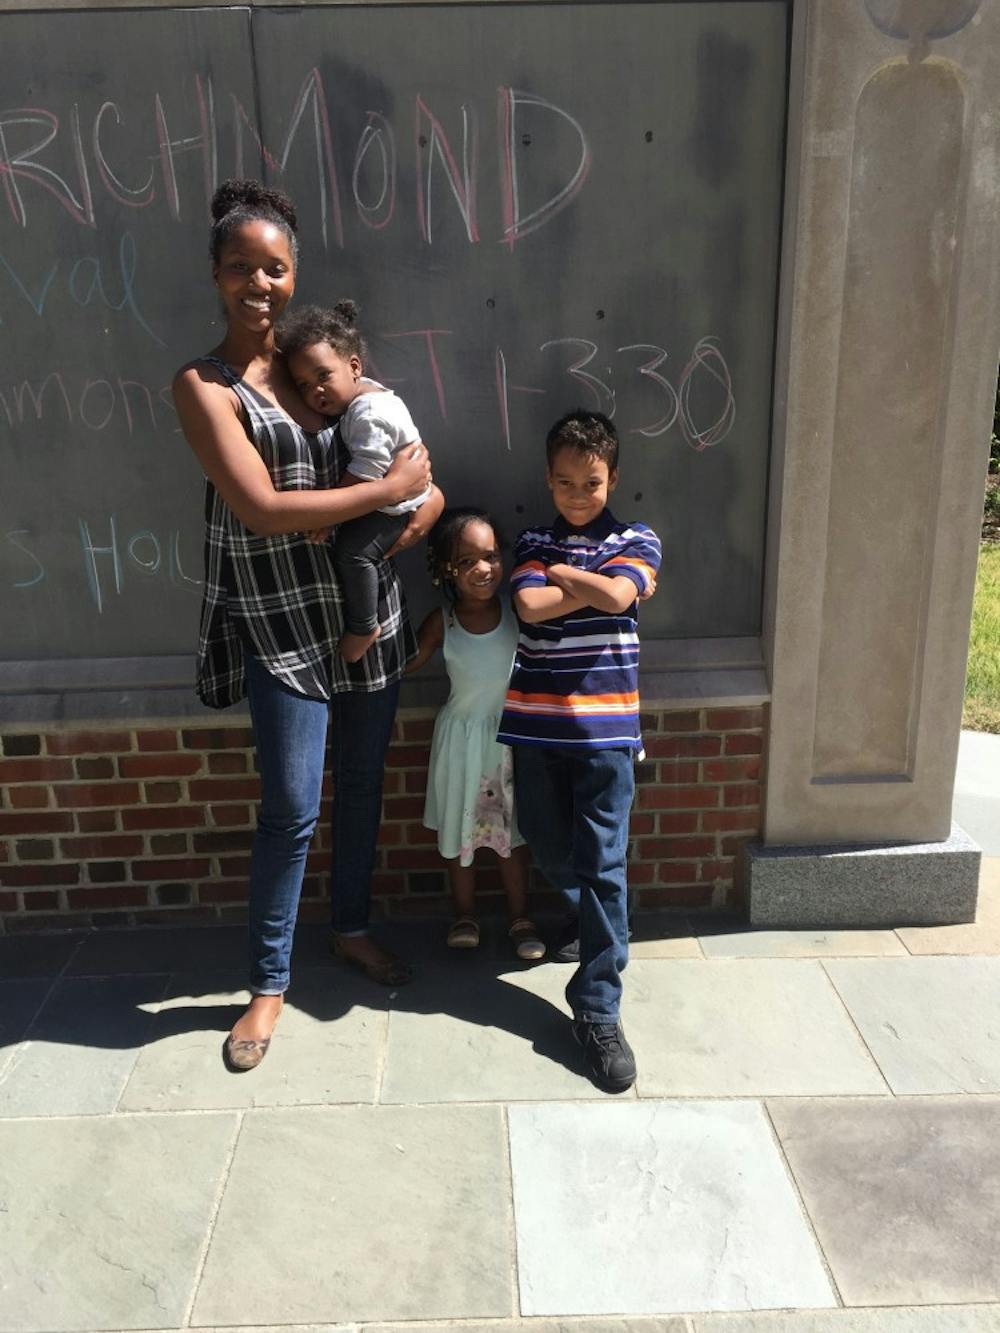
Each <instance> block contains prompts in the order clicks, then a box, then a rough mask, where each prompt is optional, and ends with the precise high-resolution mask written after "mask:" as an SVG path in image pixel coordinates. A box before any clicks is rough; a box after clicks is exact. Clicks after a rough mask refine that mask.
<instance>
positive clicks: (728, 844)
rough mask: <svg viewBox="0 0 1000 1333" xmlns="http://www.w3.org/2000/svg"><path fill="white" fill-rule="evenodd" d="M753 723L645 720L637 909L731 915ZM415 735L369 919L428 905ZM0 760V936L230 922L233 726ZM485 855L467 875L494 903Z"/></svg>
mask: <svg viewBox="0 0 1000 1333" xmlns="http://www.w3.org/2000/svg"><path fill="white" fill-rule="evenodd" d="M765 723H766V717H765V710H763V709H761V708H707V709H701V710H698V711H688V712H649V713H646V714H644V717H643V735H644V736H645V739H646V750H647V755H646V759H645V761H644V762H643V763H642V764H641V765H640V768H639V774H638V779H639V785H638V791H637V797H636V803H635V808H634V811H633V814H632V848H631V862H630V880H631V883H632V884H633V886H634V887H635V889H636V891H637V893H638V901H639V906H640V907H657V908H663V907H667V908H670V907H676V908H709V907H712V908H736V909H738V908H739V907H740V906H741V889H740V885H739V882H738V880H739V877H738V873H737V862H738V856H739V850H740V846H741V844H742V843H743V842H745V841H747V840H748V839H751V838H754V837H756V836H758V835H759V831H760V818H761V773H760V764H761V754H762V751H763V737H764V727H765ZM432 727H433V719H432V718H431V717H429V716H425V715H407V714H406V713H403V714H401V716H400V718H399V720H398V721H397V723H396V729H395V733H394V736H393V741H392V745H391V747H390V750H389V754H388V759H387V763H386V781H385V805H384V812H383V815H384V817H383V822H382V827H381V831H380V835H379V847H378V859H377V867H376V871H375V876H374V880H373V884H372V889H373V897H374V902H375V906H376V911H377V912H381V913H384V914H389V915H400V914H407V913H409V914H421V913H431V912H438V911H440V910H442V909H443V908H444V906H445V902H446V898H445V890H446V880H445V875H444V868H443V865H442V863H441V861H440V859H439V857H438V855H437V850H436V847H435V835H434V834H433V833H432V832H430V831H429V830H428V829H425V828H424V827H423V826H422V824H421V822H420V817H421V813H422V811H423V792H424V785H425V780H426V770H427V757H428V750H429V743H430V736H431V730H432ZM0 755H2V757H0V789H2V792H3V802H2V807H0V929H2V930H7V931H19V930H31V929H46V928H48V929H52V928H60V927H61V928H65V927H67V926H91V925H131V924H145V923H152V922H181V921H190V920H224V919H230V918H239V917H241V916H242V915H243V911H244V906H243V905H244V901H245V896H246V880H247V871H248V867H249V850H250V839H251V836H252V832H253V821H254V803H255V801H256V798H257V789H258V783H257V776H256V773H255V769H254V754H253V740H252V736H251V733H250V731H249V729H248V727H247V726H246V725H245V724H227V725H219V724H218V723H217V722H214V723H213V724H212V725H191V724H190V723H184V724H181V725H166V724H157V725H152V724H150V725H148V726H142V727H126V726H120V727H113V728H111V727H107V728H103V727H102V728H101V729H94V728H90V729H83V728H81V729H79V730H72V731H71V730H60V731H43V732H38V733H28V732H24V731H16V732H9V733H4V734H2V735H0ZM329 801H330V792H329V780H328V782H327V789H326V790H325V792H324V800H323V814H322V817H321V821H320V826H319V828H318V830H317V834H316V838H315V840H314V843H313V847H312V850H311V851H310V854H309V859H308V862H307V867H306V882H305V886H304V890H303V905H302V909H301V913H302V915H304V916H306V917H313V918H316V919H321V918H322V917H323V916H324V915H325V907H324V896H325V893H326V878H325V874H324V870H325V865H326V862H327V859H328V851H329V838H330V835H329V829H328V827H327V825H328V814H329ZM481 855H482V854H481ZM490 859H491V858H490V857H489V855H488V854H487V855H485V856H484V857H483V866H482V869H481V877H480V881H479V882H480V886H481V888H482V890H483V892H484V895H487V896H493V895H497V896H498V895H499V890H500V884H499V877H498V876H497V874H496V871H495V869H494V868H493V867H492V866H491V865H490V864H489V862H490ZM538 887H539V889H540V890H542V894H541V896H542V898H543V904H542V905H544V892H543V886H541V885H540V884H539V886H538ZM489 906H490V904H489V903H488V902H485V903H484V908H488V907H489Z"/></svg>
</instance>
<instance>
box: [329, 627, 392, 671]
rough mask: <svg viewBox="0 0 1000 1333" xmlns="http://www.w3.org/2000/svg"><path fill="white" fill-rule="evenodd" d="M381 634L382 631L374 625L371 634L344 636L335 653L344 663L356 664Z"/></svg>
mask: <svg viewBox="0 0 1000 1333" xmlns="http://www.w3.org/2000/svg"><path fill="white" fill-rule="evenodd" d="M381 633H382V630H381V629H380V628H379V626H378V625H376V626H375V628H374V629H373V630H372V632H371V634H350V633H348V634H344V635H343V636H342V637H341V640H340V643H339V644H338V645H337V651H338V652H339V653H340V655H341V657H342V658H343V659H344V661H345V662H358V661H360V660H361V658H362V657H364V655H365V653H366V652H367V651H368V649H369V648H370V647H371V646H372V644H373V643H374V642H375V640H376V639H377V638H378V636H379V635H380V634H381Z"/></svg>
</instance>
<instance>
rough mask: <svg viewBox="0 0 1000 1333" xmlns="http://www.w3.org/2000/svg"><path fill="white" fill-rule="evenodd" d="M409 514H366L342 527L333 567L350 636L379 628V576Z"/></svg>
mask: <svg viewBox="0 0 1000 1333" xmlns="http://www.w3.org/2000/svg"><path fill="white" fill-rule="evenodd" d="M409 518H410V516H409V514H383V513H382V512H381V510H376V511H375V513H374V514H365V515H363V516H362V517H361V518H352V519H351V520H350V522H348V523H341V525H340V527H339V528H338V529H337V533H336V537H335V538H334V543H333V566H334V569H336V571H337V580H338V582H339V583H340V595H341V597H342V598H343V600H344V628H345V629H346V630H347V631H348V632H349V633H350V634H371V632H372V630H374V629H377V628H378V572H377V569H376V566H377V565H378V563H379V561H381V560H384V559H385V553H386V551H388V550H389V548H390V547H391V546H393V545H394V544H395V542H396V540H397V539H398V537H399V535H400V533H401V532H402V531H403V529H404V528H405V527H406V525H407V523H408V522H409Z"/></svg>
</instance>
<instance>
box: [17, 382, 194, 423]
mask: <svg viewBox="0 0 1000 1333" xmlns="http://www.w3.org/2000/svg"><path fill="white" fill-rule="evenodd" d="M67 380H68V383H67ZM43 420H44V421H46V422H52V421H53V420H59V421H65V422H66V424H68V425H73V424H74V423H76V422H79V423H80V424H81V425H83V426H85V427H86V428H87V429H88V430H92V431H103V430H106V429H107V428H108V427H109V426H110V425H112V423H114V424H115V425H120V426H124V428H125V431H126V433H127V434H128V435H129V436H131V435H132V434H133V433H134V432H135V431H136V430H137V429H138V430H141V431H143V432H146V431H147V430H148V429H149V428H152V429H153V430H157V429H164V428H165V427H169V428H171V429H172V430H175V431H176V430H177V429H178V428H177V426H176V420H177V414H176V411H175V409H174V404H173V397H172V395H171V393H170V386H169V385H163V386H162V387H160V388H153V387H150V386H149V385H148V384H145V383H143V382H142V381H141V380H138V379H125V378H124V377H123V376H121V375H109V376H108V377H100V376H99V377H95V378H93V379H91V378H85V379H84V380H83V382H82V385H81V384H80V383H79V381H78V378H77V377H76V376H66V375H64V374H63V373H62V372H61V371H58V370H52V371H49V372H48V373H47V374H44V375H41V376H39V377H36V378H35V379H31V380H28V379H25V380H21V381H20V382H16V383H12V384H3V383H0V427H3V426H4V424H6V425H7V426H8V427H10V428H12V429H13V428H16V427H18V426H22V425H24V424H25V422H32V421H36V422H37V421H43Z"/></svg>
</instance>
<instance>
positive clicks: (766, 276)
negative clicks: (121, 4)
mask: <svg viewBox="0 0 1000 1333" xmlns="http://www.w3.org/2000/svg"><path fill="white" fill-rule="evenodd" d="M787 17H788V15H787V6H786V4H785V3H780V2H778V0H761V2H760V3H754V2H752V0H747V2H745V3H689V4H672V3H637V4H626V3H614V4H581V5H577V4H551V5H546V4H538V5H520V4H495V5H462V4H448V5H440V6H435V5H426V6H424V5H402V6H392V5H375V6H363V5H349V6H346V7H330V8H326V7H320V6H317V5H310V6H309V7H308V8H304V9H299V8H292V7H288V8H280V9H260V8H255V9H254V10H252V11H250V10H209V9H204V10H174V11H169V10H162V9H160V10H155V11H131V12H126V11H121V12H116V13H108V12H103V13H101V12H73V13H69V12H59V13H33V14H17V15H7V16H4V17H3V19H2V20H0V22H2V46H0V51H2V54H0V61H2V79H0V89H2V92H0V98H2V106H0V321H2V323H0V337H2V339H3V346H4V356H3V360H2V362H0V450H2V461H3V486H2V490H0V588H2V597H0V602H2V617H3V626H2V628H3V632H2V635H0V656H2V657H3V658H4V659H5V660H7V661H14V660H20V661H25V660H48V661H51V660H53V659H66V660H69V659H95V658H115V657H120V658H138V657H155V656H161V655H171V654H184V653H188V652H190V651H192V650H193V645H194V642H195V636H196V626H197V614H198V606H199V595H200V589H199V582H200V578H201V518H200V513H201V479H200V474H199V472H198V469H197V465H196V464H195V462H194V460H193V457H192V455H191V454H190V452H189V450H188V449H187V446H186V445H185V443H184V441H183V438H182V436H181V435H180V434H179V432H178V430H177V423H176V417H175V415H174V412H173V409H172V406H171V403H170V395H169V391H168V388H167V386H168V385H169V383H170V379H171V376H172V373H173V371H174V370H175V369H176V367H177V365H178V364H180V363H181V362H182V361H183V360H185V359H187V358H189V357H190V356H192V355H194V354H196V353H198V352H200V351H203V350H207V349H208V348H209V347H210V346H211V345H212V344H213V343H214V342H215V341H216V340H217V339H218V338H219V337H220V336H221V324H220V322H219V315H218V312H217V310H216V308H215V303H214V300H213V295H212V289H211V285H210V282H209V260H208V256H207V248H206V247H207V221H206V219H207V199H208V197H209V196H210V194H211V191H212V189H213V187H214V185H215V183H217V182H218V181H219V180H222V179H224V178H225V177H227V176H230V175H239V174H263V175H264V176H265V177H266V178H268V179H270V180H272V181H274V182H276V183H279V184H281V185H282V186H283V187H284V188H286V189H287V190H288V191H289V193H290V194H291V195H292V197H293V198H294V199H295V201H296V203H297V205H298V206H299V210H300V220H301V232H300V237H301V242H302V261H301V268H300V275H299V285H298V292H297V296H296V300H314V301H319V302H324V301H331V302H332V301H333V300H334V299H336V298H337V297H340V296H353V297H355V298H356V299H357V300H358V301H360V303H361V305H362V308H363V314H364V319H363V322H364V324H365V326H366V328H367V330H368V332H369V336H370V344H371V351H372V369H373V371H374V373H376V374H377V375H378V376H379V377H380V378H381V379H383V380H384V381H386V382H387V383H390V384H392V385H393V386H394V387H395V388H396V389H397V391H398V392H399V393H400V394H401V395H402V396H403V397H404V398H405V400H406V402H407V403H408V405H409V406H410V409H411V411H412V413H413V416H414V418H415V420H416V421H417V423H418V426H419V427H420V429H421V431H422V434H423V436H424V438H425V439H426V440H427V442H428V444H429V445H430V447H431V449H432V451H433V457H434V466H435V476H436V479H437V480H438V481H439V483H440V484H441V485H442V487H443V489H444V490H445V491H446V494H447V496H448V499H449V501H453V502H471V503H478V504H483V505H485V506H486V507H487V508H489V509H490V510H491V511H492V512H493V513H494V514H495V516H496V518H497V520H498V523H499V525H500V526H501V528H502V529H503V531H504V532H505V533H507V534H508V535H509V536H511V537H513V535H514V534H515V533H516V531H517V530H518V529H519V528H520V527H522V526H524V525H525V524H527V522H529V521H531V520H538V519H541V518H545V517H547V516H548V515H549V514H550V511H551V504H550V499H549V496H548V492H547V490H546V488H545V484H544V453H543V442H544V435H545V430H546V428H547V426H548V424H549V423H550V422H551V421H552V420H553V419H554V418H555V417H556V416H558V415H559V414H560V413H562V412H563V411H565V410H566V409H567V408H569V407H572V406H575V405H577V404H582V405H584V406H593V407H599V408H601V410H603V411H606V412H609V413H613V414H614V417H615V420H616V423H617V425H618V429H619V432H620V435H621V440H622V469H621V482H620V485H619V489H618V492H617V494H616V495H615V497H614V499H613V505H614V508H615V510H616V511H617V512H618V514H619V515H620V516H621V517H634V518H641V519H643V520H645V521H646V522H649V523H651V524H652V525H653V526H654V527H655V528H656V529H657V530H658V531H659V532H660V534H661V536H662V537H663V541H664V550H665V564H664V575H663V578H662V580H661V584H660V591H659V592H658V594H657V597H656V598H655V599H654V600H653V601H652V602H650V603H649V605H648V606H647V607H645V608H644V611H643V627H644V633H645V635H646V636H647V637H662V638H690V637H700V636H746V635H753V634H755V633H757V632H758V631H759V627H760V603H761V584H762V565H763V544H764V514H765V500H766V472H767V456H768V436H769V413H770V397H771V380H772V355H773V336H774V319H775V300H776V283H777V262H778V241H779V218H780V207H781V163H782V154H783V133H784V115H785V96H786V91H785V90H786V72H785V68H786V43H787ZM403 570H404V575H405V577H406V579H407V585H408V589H409V590H410V594H411V603H412V604H413V605H414V607H415V610H416V611H417V613H419V612H420V610H421V609H422V608H423V607H425V606H426V605H428V604H429V603H430V599H431V590H430V589H429V586H428V585H427V583H426V580H425V577H424V575H423V571H422V567H421V560H420V558H419V557H411V558H408V559H406V560H405V561H404V565H403Z"/></svg>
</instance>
